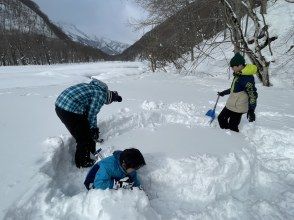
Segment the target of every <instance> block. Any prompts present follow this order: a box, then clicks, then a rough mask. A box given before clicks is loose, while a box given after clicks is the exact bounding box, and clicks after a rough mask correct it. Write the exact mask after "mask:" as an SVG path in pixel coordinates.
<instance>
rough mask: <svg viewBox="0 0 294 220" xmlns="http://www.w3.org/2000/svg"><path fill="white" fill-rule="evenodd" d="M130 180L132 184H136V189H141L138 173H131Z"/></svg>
mask: <svg viewBox="0 0 294 220" xmlns="http://www.w3.org/2000/svg"><path fill="white" fill-rule="evenodd" d="M130 179H131V182H134V185H133V186H134V187H139V186H140V185H141V183H140V181H139V179H138V176H137V172H136V171H134V172H133V173H131V175H130Z"/></svg>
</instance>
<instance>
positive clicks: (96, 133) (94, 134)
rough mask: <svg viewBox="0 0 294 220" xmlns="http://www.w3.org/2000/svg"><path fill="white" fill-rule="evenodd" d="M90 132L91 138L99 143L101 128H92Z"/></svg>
mask: <svg viewBox="0 0 294 220" xmlns="http://www.w3.org/2000/svg"><path fill="white" fill-rule="evenodd" d="M90 132H91V136H92V139H93V140H94V141H95V142H98V140H99V133H100V132H99V128H91V129H90Z"/></svg>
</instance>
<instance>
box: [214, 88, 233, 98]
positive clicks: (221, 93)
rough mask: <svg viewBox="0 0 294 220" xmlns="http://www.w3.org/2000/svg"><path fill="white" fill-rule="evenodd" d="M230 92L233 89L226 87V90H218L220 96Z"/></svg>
mask: <svg viewBox="0 0 294 220" xmlns="http://www.w3.org/2000/svg"><path fill="white" fill-rule="evenodd" d="M230 93H231V89H226V90H224V91H222V92H218V93H217V94H218V95H219V96H225V95H229V94H230Z"/></svg>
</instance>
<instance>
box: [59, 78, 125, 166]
mask: <svg viewBox="0 0 294 220" xmlns="http://www.w3.org/2000/svg"><path fill="white" fill-rule="evenodd" d="M121 101H122V97H121V96H120V95H118V93H117V92H116V91H110V90H108V86H107V85H106V84H105V83H103V82H102V81H99V80H97V79H93V80H92V81H91V82H90V83H80V84H77V85H74V86H71V87H69V88H67V89H65V90H64V91H63V92H62V93H61V94H60V95H59V96H58V98H57V100H56V102H55V111H56V114H57V116H58V117H59V118H60V120H61V121H62V123H63V124H64V125H65V126H66V128H67V129H68V130H69V132H70V133H71V135H72V136H73V137H74V138H75V140H76V142H77V146H76V153H75V164H76V166H77V167H78V168H81V167H90V166H92V165H93V164H94V161H93V160H92V159H91V158H90V153H94V152H95V150H96V149H95V146H96V143H95V142H97V141H98V139H99V128H98V127H97V114H98V113H99V111H100V109H101V107H102V106H103V105H104V104H106V105H108V104H110V103H112V102H121Z"/></svg>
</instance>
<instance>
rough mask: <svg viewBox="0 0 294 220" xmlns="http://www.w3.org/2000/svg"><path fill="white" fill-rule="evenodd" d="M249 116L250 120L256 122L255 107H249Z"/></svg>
mask: <svg viewBox="0 0 294 220" xmlns="http://www.w3.org/2000/svg"><path fill="white" fill-rule="evenodd" d="M247 118H248V121H249V122H254V121H255V113H254V110H253V109H249V110H248V112H247Z"/></svg>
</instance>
